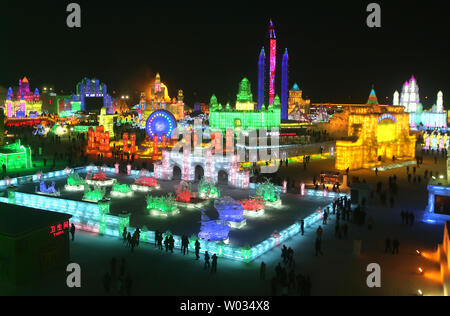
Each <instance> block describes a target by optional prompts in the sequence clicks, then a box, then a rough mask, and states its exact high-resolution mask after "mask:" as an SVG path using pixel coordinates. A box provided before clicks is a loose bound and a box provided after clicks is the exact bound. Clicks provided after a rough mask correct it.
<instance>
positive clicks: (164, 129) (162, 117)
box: [145, 110, 177, 141]
mask: <svg viewBox="0 0 450 316" xmlns="http://www.w3.org/2000/svg"><path fill="white" fill-rule="evenodd" d="M176 126H177V123H176V120H175V117H174V116H173V114H172V113H170V112H168V111H165V110H158V111H155V112H153V113H152V114H150V116H149V117H148V119H147V123H146V127H145V129H146V132H147V135H148V136H149V137H150V138H151V139H153V138H154V136H155V135H156V136H157V137H158V140H159V141H162V140H163V135H166V138H170V137H172V133H173V131H174V129H175V127H176Z"/></svg>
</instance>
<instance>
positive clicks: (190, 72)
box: [0, 0, 450, 108]
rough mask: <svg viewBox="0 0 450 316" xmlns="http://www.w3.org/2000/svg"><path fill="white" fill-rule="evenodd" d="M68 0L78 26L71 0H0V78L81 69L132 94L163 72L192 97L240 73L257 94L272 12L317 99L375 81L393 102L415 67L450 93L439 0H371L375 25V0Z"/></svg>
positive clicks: (426, 83)
mask: <svg viewBox="0 0 450 316" xmlns="http://www.w3.org/2000/svg"><path fill="white" fill-rule="evenodd" d="M73 1H74V2H77V3H79V4H80V5H81V9H82V27H81V29H69V28H67V26H66V24H65V21H66V17H67V13H66V10H65V9H66V6H67V4H68V3H70V2H71V1H64V0H59V1H54V2H53V1H26V2H22V1H14V2H13V1H7V2H4V3H2V10H1V13H0V26H1V28H0V35H1V36H0V38H1V39H2V40H3V45H2V49H1V50H0V85H1V86H6V87H7V86H13V85H17V81H18V79H19V78H20V77H22V76H24V75H26V76H28V77H29V79H30V81H31V86H32V88H34V87H39V88H41V87H42V86H43V85H44V84H53V85H54V86H55V87H56V88H57V89H58V90H61V89H64V90H66V91H71V90H74V89H75V84H76V83H77V82H78V81H80V79H81V78H83V77H85V76H86V77H96V78H99V79H100V80H101V81H103V82H105V83H106V84H107V85H108V87H109V91H111V90H113V89H115V90H117V91H118V92H119V93H133V92H134V91H141V90H143V89H144V87H145V86H146V85H147V86H148V84H149V83H150V80H151V79H152V78H153V76H154V75H155V73H156V72H159V73H160V74H161V78H162V81H163V82H165V83H166V84H167V85H168V87H169V92H170V95H171V96H175V95H176V90H178V89H183V90H184V91H185V95H186V100H187V102H190V103H192V102H194V101H203V102H205V101H208V100H209V98H210V96H211V94H212V93H216V95H217V96H218V98H219V102H222V103H226V102H227V101H231V102H232V103H234V101H235V95H236V93H237V87H238V83H239V81H240V80H241V79H242V78H243V77H247V78H248V79H249V80H250V81H251V83H252V89H253V94H254V99H255V100H256V94H257V91H256V87H257V81H256V77H257V58H258V55H259V52H260V50H261V47H262V46H266V52H267V45H268V38H267V37H268V34H267V25H268V21H269V19H270V18H272V19H273V21H274V23H275V27H276V32H277V36H278V46H279V51H278V52H279V56H278V58H279V61H280V62H281V57H282V52H283V51H284V48H285V47H286V48H288V51H289V56H290V73H289V85H290V86H291V85H292V84H293V83H294V82H298V83H299V85H300V87H301V88H302V89H303V91H304V94H305V95H306V96H308V97H310V98H311V99H312V100H313V102H324V101H329V102H355V103H356V102H365V101H366V99H367V96H368V94H369V91H370V88H371V85H372V84H374V85H375V90H376V92H377V95H378V97H379V99H384V98H385V97H386V96H388V97H389V102H391V101H392V100H391V99H392V94H393V92H394V90H396V89H398V90H400V89H401V87H402V84H403V82H404V81H405V80H407V79H409V78H410V77H411V75H412V74H414V75H415V76H416V78H417V80H418V84H419V87H420V92H421V100H422V103H424V104H425V105H426V106H427V105H428V106H429V105H432V104H433V103H434V102H435V99H436V94H437V92H438V90H442V91H443V92H444V97H445V101H446V102H445V104H448V103H449V101H450V97H449V94H450V89H449V88H450V58H449V57H450V53H449V51H448V47H450V45H449V41H450V37H449V36H448V30H450V27H449V26H450V25H449V24H450V21H449V19H448V18H447V15H448V13H447V10H446V7H442V6H441V3H442V4H443V3H444V2H441V1H439V2H437V1H434V0H429V1H411V0H409V1H403V0H395V1H377V2H378V3H379V4H380V5H381V10H382V28H381V29H369V28H368V27H367V26H366V24H365V21H366V18H367V15H368V13H367V12H366V7H367V4H368V3H370V2H372V1H348V0H347V1H300V0H297V1H286V0H274V1H272V2H265V1H264V2H263V1H248V0H241V1H221V2H219V1H209V2H199V1H194V0H189V1H183V2H181V1H175V2H174V1H159V2H160V3H159V4H158V3H157V1H135V0H128V1H98V0H89V1H80V0H78V1H76V0H73ZM28 2H29V3H28ZM373 2H375V1H373ZM279 79H280V77H278V80H277V93H279V91H280V90H279V88H280V85H279ZM425 96H429V99H428V101H426V100H425ZM448 107H449V108H450V106H448Z"/></svg>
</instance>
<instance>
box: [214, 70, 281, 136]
mask: <svg viewBox="0 0 450 316" xmlns="http://www.w3.org/2000/svg"><path fill="white" fill-rule="evenodd" d="M280 106H281V104H280V98H278V97H275V98H274V101H273V104H272V105H271V106H269V107H268V108H267V109H266V107H265V106H264V105H262V106H261V109H260V110H255V109H254V108H255V106H254V103H253V96H252V94H251V90H250V82H249V81H248V79H247V78H244V79H242V81H241V83H240V84H239V92H238V94H237V100H236V108H235V109H232V108H231V106H230V105H228V104H227V106H226V107H225V108H223V107H222V105H220V104H219V103H218V102H217V98H216V97H215V96H214V95H213V97H211V101H210V109H209V111H210V114H209V125H210V127H212V128H216V129H221V130H222V131H226V130H227V129H233V130H248V129H260V128H265V129H267V130H270V129H271V128H272V127H279V126H280V123H281V116H280V115H281V114H280V111H281V110H280Z"/></svg>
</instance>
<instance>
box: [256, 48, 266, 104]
mask: <svg viewBox="0 0 450 316" xmlns="http://www.w3.org/2000/svg"><path fill="white" fill-rule="evenodd" d="M265 69H266V54H265V52H264V47H263V48H262V49H261V54H259V60H258V110H261V106H262V105H263V104H264V85H265V82H264V71H265Z"/></svg>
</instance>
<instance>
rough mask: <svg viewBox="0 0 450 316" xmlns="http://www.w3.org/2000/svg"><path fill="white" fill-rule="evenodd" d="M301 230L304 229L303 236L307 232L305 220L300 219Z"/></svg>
mask: <svg viewBox="0 0 450 316" xmlns="http://www.w3.org/2000/svg"><path fill="white" fill-rule="evenodd" d="M300 230H301V231H302V236H303V235H304V234H305V220H303V219H302V220H301V221H300Z"/></svg>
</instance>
